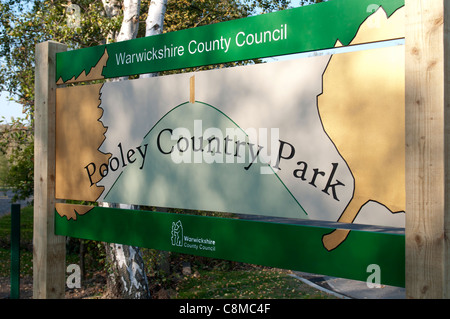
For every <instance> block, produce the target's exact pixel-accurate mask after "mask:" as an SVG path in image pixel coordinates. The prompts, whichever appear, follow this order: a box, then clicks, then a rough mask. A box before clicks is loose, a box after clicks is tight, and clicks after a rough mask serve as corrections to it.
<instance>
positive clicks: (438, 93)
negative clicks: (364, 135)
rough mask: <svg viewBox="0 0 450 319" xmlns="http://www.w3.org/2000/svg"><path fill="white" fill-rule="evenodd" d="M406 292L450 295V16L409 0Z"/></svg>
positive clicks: (441, 6)
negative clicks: (449, 139)
mask: <svg viewBox="0 0 450 319" xmlns="http://www.w3.org/2000/svg"><path fill="white" fill-rule="evenodd" d="M405 5H406V26H405V31H406V60H405V62H406V75H405V76H406V100H405V103H406V269H405V271H406V295H407V296H406V297H407V298H449V297H450V279H449V275H450V259H449V256H450V251H449V249H450V246H449V226H450V206H449V204H450V197H449V196H450V193H449V189H448V187H449V186H450V184H449V182H450V180H449V177H450V172H449V169H450V166H449V164H450V158H449V155H450V154H449V146H450V144H449V141H448V138H449V128H450V126H449V124H450V117H449V116H450V114H449V93H450V88H449V83H450V82H449V75H450V73H449V62H448V61H449V59H450V54H449V48H450V47H449V44H450V38H449V36H450V33H449V24H448V23H449V21H450V20H449V19H450V3H449V2H448V1H445V0H437V1H426V0H406V1H405Z"/></svg>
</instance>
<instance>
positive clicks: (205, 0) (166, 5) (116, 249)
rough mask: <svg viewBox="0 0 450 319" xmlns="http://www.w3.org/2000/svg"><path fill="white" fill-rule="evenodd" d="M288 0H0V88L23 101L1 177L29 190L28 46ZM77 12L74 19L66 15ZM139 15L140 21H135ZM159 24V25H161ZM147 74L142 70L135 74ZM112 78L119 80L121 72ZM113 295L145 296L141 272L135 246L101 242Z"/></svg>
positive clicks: (272, 6)
mask: <svg viewBox="0 0 450 319" xmlns="http://www.w3.org/2000/svg"><path fill="white" fill-rule="evenodd" d="M289 2H290V1H289V0H241V1H238V0H150V1H142V2H141V0H123V1H120V0H102V1H94V0H77V1H76V7H75V6H74V5H75V1H74V3H72V2H71V1H70V0H69V1H66V0H0V12H2V15H1V16H0V61H1V63H2V64H1V66H0V92H7V93H8V95H9V96H10V97H11V98H12V99H13V100H15V101H16V102H18V103H20V104H21V105H22V106H23V111H24V114H25V118H24V119H18V120H16V121H15V122H14V123H12V124H11V125H10V126H9V127H8V129H7V130H5V131H4V132H2V136H3V137H7V139H6V140H5V138H3V139H2V141H3V143H2V144H0V150H1V151H3V152H4V153H5V154H6V153H7V152H6V150H8V149H9V150H10V149H11V146H13V151H12V152H11V151H10V152H9V153H8V154H10V157H9V161H10V168H11V169H10V171H9V172H8V174H7V175H8V176H10V177H13V178H15V179H16V181H14V182H13V179H10V180H8V179H6V181H7V182H8V183H13V184H14V185H16V186H17V185H20V187H18V188H16V191H17V193H16V194H17V196H18V198H26V197H28V196H29V195H31V194H32V193H33V163H32V156H33V148H34V145H33V135H32V132H33V125H34V53H35V52H34V51H35V45H36V44H37V43H40V42H44V41H47V40H54V41H58V42H62V43H65V44H67V45H68V47H69V49H78V48H83V47H90V46H94V45H98V44H103V43H107V42H115V41H123V40H128V39H132V38H135V37H140V36H152V35H154V34H158V33H161V32H170V31H176V30H180V29H185V28H193V27H197V26H201V25H207V24H211V23H217V22H221V21H227V20H232V19H236V18H242V17H246V16H248V15H251V14H255V13H257V12H262V13H265V12H270V11H274V10H280V9H285V8H287V7H288V5H289ZM78 11H79V12H80V17H79V21H78V20H74V19H73V18H74V17H73V16H72V15H73V14H74V13H77V12H78ZM141 21H145V23H140V22H141ZM163 26H164V28H163ZM154 75H155V74H147V75H142V77H147V76H154ZM120 80H125V79H124V78H122V79H120ZM106 249H107V252H108V253H109V254H108V255H109V256H110V261H111V262H110V264H111V268H112V273H113V274H114V276H111V279H112V284H111V287H112V289H111V292H112V294H113V295H115V296H120V297H130V298H147V297H149V295H148V285H147V287H146V283H145V281H146V275H145V272H144V268H143V262H142V258H141V257H140V253H139V250H138V249H137V248H135V247H129V246H123V245H115V244H113V245H106Z"/></svg>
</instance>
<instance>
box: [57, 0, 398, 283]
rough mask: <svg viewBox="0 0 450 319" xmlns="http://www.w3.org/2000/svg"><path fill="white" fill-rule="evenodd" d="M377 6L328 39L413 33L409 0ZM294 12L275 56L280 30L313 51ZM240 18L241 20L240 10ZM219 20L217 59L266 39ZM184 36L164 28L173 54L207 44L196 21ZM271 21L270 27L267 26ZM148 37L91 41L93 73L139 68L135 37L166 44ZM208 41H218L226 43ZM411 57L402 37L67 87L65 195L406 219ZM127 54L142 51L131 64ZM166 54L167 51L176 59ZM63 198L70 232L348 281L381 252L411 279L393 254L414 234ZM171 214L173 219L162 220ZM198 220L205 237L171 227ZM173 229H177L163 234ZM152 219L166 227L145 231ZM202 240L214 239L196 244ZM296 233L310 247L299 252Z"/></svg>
mask: <svg viewBox="0 0 450 319" xmlns="http://www.w3.org/2000/svg"><path fill="white" fill-rule="evenodd" d="M370 2H372V1H370ZM368 3H369V2H366V1H340V0H334V1H330V2H327V3H326V4H323V5H320V6H319V5H318V6H311V8H321V10H319V11H317V13H318V14H319V12H320V14H321V15H325V16H327V17H331V16H332V15H336V16H337V15H338V14H337V12H336V11H327V10H331V9H332V8H333V10H336V7H334V5H332V4H335V5H336V6H337V5H344V4H345V5H349V4H352V5H354V6H355V7H354V8H359V10H357V11H355V12H354V13H355V14H354V15H355V16H358V17H359V18H361V14H362V13H361V12H363V13H364V12H366V9H367V8H366V7H361V5H362V4H364V5H368ZM380 3H383V7H379V6H376V8H378V9H377V10H376V11H375V12H373V13H371V14H370V16H368V17H367V19H365V20H363V21H360V22H359V24H358V25H357V27H356V26H355V28H354V29H353V30H354V33H352V32H353V31H350V29H352V28H350V27H349V26H348V25H346V26H345V27H343V28H342V30H345V33H346V34H347V33H348V34H347V36H348V37H350V38H348V39H347V38H345V37H343V36H342V34H343V33H339V34H340V35H339V36H338V37H336V33H335V31H336V30H334V29H329V28H330V26H329V25H328V26H326V31H325V30H322V29H321V28H318V30H322V31H323V33H321V32H322V31H320V32H319V33H318V34H316V36H318V37H319V38H320V37H324V39H325V38H326V39H327V43H328V45H329V46H334V45H335V44H336V41H337V39H339V40H341V41H344V42H343V44H345V45H347V44H349V45H354V44H357V43H368V42H374V41H379V40H382V39H391V38H393V37H395V35H402V34H403V32H404V29H403V26H404V8H403V7H402V6H401V4H400V1H380ZM399 6H400V7H399ZM302 9H305V10H306V8H302ZM363 9H364V10H363ZM308 10H313V9H308ZM314 10H315V9H314ZM349 10H350V9H349ZM386 10H387V11H386ZM286 12H290V13H285V14H281V13H280V15H272V16H271V17H272V18H271V19H269V20H267V21H266V22H267V23H266V24H265V27H266V28H268V29H270V30H272V31H270V32H269V33H270V34H271V39H272V40H273V37H274V35H275V34H276V35H277V36H278V35H279V38H278V40H277V41H276V42H277V45H276V47H277V49H276V50H275V49H274V50H275V51H277V52H278V53H277V54H279V53H280V52H281V51H279V48H281V47H283V46H282V45H281V43H283V41H286V42H284V43H288V42H289V41H288V39H290V37H291V36H292V37H293V38H295V39H296V40H295V41H296V42H295V41H294V42H295V43H296V44H295V45H294V44H292V46H293V47H299V46H300V47H301V46H302V45H303V49H304V48H305V45H306V43H307V41H306V40H305V38H302V36H301V35H300V34H297V35H295V33H292V30H291V24H292V23H294V21H293V20H295V19H293V18H292V19H293V20H292V22H288V21H285V20H283V19H284V18H285V17H288V16H289V15H290V14H293V12H297V13H299V12H300V13H301V12H303V11H300V10H298V11H297V10H294V11H286ZM331 12H334V13H333V14H332V13H331ZM357 12H358V14H357ZM340 14H341V15H342V16H344V15H345V13H343V12H340ZM277 17H283V19H280V20H277V19H278V18H277ZM296 18H297V19H299V16H298V15H297V16H296ZM305 18H306V16H305ZM255 19H256V18H255ZM261 19H262V18H261ZM352 19H353V18H352ZM300 20H301V19H300ZM242 21H244V20H242ZM245 21H247V22H249V21H250V20H245ZM268 21H270V23H268ZM351 21H353V22H355V21H356V20H351ZM340 22H342V21H340ZM353 22H352V23H353ZM233 23H236V26H238V25H239V23H241V22H239V21H236V22H233ZM272 23H275V24H272ZM355 23H356V22H355ZM227 25H235V24H232V23H231V22H230V24H227ZM343 25H345V23H344V24H343ZM272 26H273V28H272ZM222 27H223V26H219V25H217V26H215V27H214V28H218V29H217V30H218V31H217V32H213V33H211V34H209V35H208V36H213V37H218V39H221V37H222V40H221V41H218V42H216V45H217V46H216V48H217V49H218V50H216V51H218V52H216V54H213V55H211V56H217V57H220V56H222V57H224V55H221V53H220V50H219V48H220V47H221V46H219V45H223V52H222V53H225V50H226V51H227V52H234V53H233V54H234V55H233V58H230V60H235V59H236V57H237V56H239V54H240V53H238V52H241V51H239V50H241V49H242V50H244V47H248V48H247V49H248V50H252V48H253V45H254V47H256V44H255V43H254V44H252V45H244V44H243V45H242V46H240V45H235V48H234V49H232V40H230V42H227V41H228V40H226V39H228V38H231V39H233V36H231V33H233V34H234V39H235V44H236V41H238V42H237V43H238V44H242V42H239V41H243V39H245V41H247V39H248V41H251V39H252V37H248V36H247V35H248V34H253V39H255V40H256V34H257V33H258V32H259V31H258V32H256V31H254V30H256V29H252V30H253V31H248V30H250V29H246V28H250V27H249V26H246V28H244V26H241V27H236V28H234V27H233V28H230V29H227V30H228V31H227V32H231V33H229V34H227V33H225V31H226V30H225V29H226V28H225V29H223V30H222V31H223V32H222V31H220V30H221V29H220V28H222ZM259 27H260V28H262V26H261V25H260V26H259ZM255 28H257V27H255ZM271 28H272V29H271ZM205 30H206V29H205ZM208 30H210V29H208ZM243 30H246V31H243ZM261 30H262V29H261ZM274 30H278V31H277V32H274ZM339 30H341V29H339ZM219 31H220V32H219ZM192 32H194V31H192ZM241 32H242V33H241ZM254 32H256V33H254ZM303 32H304V33H308V32H306V31H303ZM339 32H340V31H339ZM342 32H344V31H342ZM243 33H245V34H246V35H245V37H243ZM269 33H267V35H269ZM351 33H352V34H351ZM175 34H176V33H174V35H173V36H175ZM184 34H185V35H189V36H186V37H181V38H180V39H179V41H187V42H184V44H182V45H181V46H183V47H184V49H180V47H181V46H180V45H177V46H176V47H177V48H176V49H175V42H173V41H172V40H170V39H171V38H170V36H169V35H167V37H164V36H161V37H159V39H160V40H161V41H162V40H163V39H165V40H164V41H166V40H167V41H169V40H170V41H169V42H167V43H165V44H164V43H163V44H162V45H163V46H164V45H166V46H167V45H169V44H170V43H172V42H173V43H174V48H173V49H174V50H175V51H170V52H172V53H174V52H175V53H176V52H178V53H177V54H178V58H180V59H181V58H183V56H184V54H186V55H188V54H189V50H190V49H189V45H192V43H194V42H192V41H194V39H195V41H196V43H197V44H198V43H206V42H207V40H205V39H206V38H202V37H200V35H199V34H197V35H196V36H195V37H193V35H194V33H192V34H190V33H184ZM260 34H261V36H264V32H262V31H261V33H260ZM325 34H328V36H325ZM241 35H242V36H241ZM204 36H205V37H206V35H204ZM282 37H283V38H282ZM297 38H300V40H299V39H297ZM313 38H314V39H315V37H313ZM168 39H169V40H168ZM174 39H175V38H174ZM211 39H212V38H211ZM322 40H323V39H317V41H318V42H315V43H316V44H313V46H312V47H311V48H318V47H320V48H324V44H323V42H321V41H322ZM142 41H144V40H142ZM171 41H172V42H171ZM177 41H178V40H177ZM205 41H206V42H205ZM208 41H209V40H208ZM305 41H306V42H305ZM294 42H293V43H294ZM138 43H141V42H131V41H130V42H127V43H122V44H117V46H111V47H109V46H108V47H106V50H107V51H106V52H105V51H104V50H105V47H103V48H100V49H95V50H103V52H102V54H103V53H105V54H103V55H100V56H102V59H101V61H100V62H99V64H98V66H99V67H98V68H94V69H93V70H91V72H90V73H89V74H91V73H92V74H96V75H104V76H105V77H109V76H112V74H114V76H118V75H124V74H129V72H130V70H134V69H133V68H135V66H134V65H135V64H134V63H135V62H136V60H135V59H136V56H137V55H134V58H133V57H130V58H129V57H128V55H129V54H132V53H130V52H137V51H133V50H138V51H139V50H140V51H139V52H144V53H145V55H146V56H147V55H148V57H150V56H152V57H153V54H156V56H158V53H154V52H157V51H153V49H151V48H150V47H148V46H147V44H145V42H142V43H143V46H141V47H139V45H138ZM168 43H169V44H168ZM177 43H178V42H177ZM179 43H182V42H179ZM189 43H191V44H189ZM210 43H211V45H214V44H213V43H214V41H213V42H210ZM227 43H228V44H227ZM317 43H322V44H320V45H319V44H317ZM272 44H273V43H272ZM152 45H153V44H152ZM154 45H155V46H156V45H157V44H154ZM158 45H161V43H159V44H158ZM261 45H262V44H261ZM337 45H340V44H339V43H338V44H337ZM267 46H268V48H269V47H270V43H267ZM212 47H214V46H212ZM287 47H289V46H287ZM109 48H116V49H114V50H116V51H113V50H112V49H109ZM198 48H199V47H198V46H197V51H196V52H195V54H199V56H200V54H204V55H203V57H204V59H203V58H202V59H201V60H202V61H208V63H215V62H212V61H213V60H211V61H210V60H208V59H207V56H208V55H207V53H206V52H198ZM205 49H206V46H205ZM303 49H299V50H300V51H301V50H303ZM93 50H94V49H93ZM155 50H156V47H155ZM158 50H159V49H158ZM183 50H184V51H183ZM221 50H222V49H221ZM233 50H235V51H233ZM287 50H291V49H287ZM275 51H273V52H275ZM80 52H81V51H80ZM83 52H84V51H83ZM91 52H94V51H91ZM124 52H125V53H124ZM150 52H151V53H150ZM167 52H168V54H169V51H167ZM181 52H184V53H183V54H181ZM249 52H250V51H249ZM268 52H269V51H268ZM286 52H287V51H286ZM172 53H170V54H172ZM254 53H255V54H256V53H257V50H255V51H254ZM135 54H138V53H135ZM163 54H164V53H163ZM195 54H192V55H193V56H194V55H195ZM271 54H272V53H271ZM252 55H253V53H252ZM404 55H405V53H404V47H403V46H400V45H391V46H387V47H384V46H383V47H378V48H374V49H371V50H361V51H355V52H346V53H339V54H334V55H317V56H312V57H307V58H302V59H295V60H288V61H280V62H273V63H263V64H257V65H251V66H245V67H236V68H228V69H219V70H210V71H203V72H196V73H195V82H192V81H191V79H192V76H193V74H177V75H169V76H164V77H157V78H147V79H138V80H130V81H116V82H105V83H103V84H93V85H79V86H71V87H64V88H58V89H57V90H56V91H57V92H56V180H55V185H56V188H55V194H56V195H55V196H56V198H58V199H72V200H84V201H91V202H99V203H102V202H107V203H116V204H118V203H120V204H129V205H141V206H154V207H168V208H173V209H177V210H200V211H206V212H222V213H232V214H248V215H258V216H264V218H267V219H270V218H272V217H275V218H288V219H296V220H298V219H311V220H316V221H317V220H319V221H332V222H337V221H338V222H342V223H354V224H368V225H380V226H388V227H400V228H401V227H404V224H405V222H404V221H405V218H404V215H405V213H404V211H405V136H404V134H405V129H404V128H405V124H404V119H405V108H404V98H405V95H404V90H405V82H404V81H405V79H404V67H405V63H404ZM68 56H69V55H68ZM132 56H133V55H132ZM80 57H83V54H80ZM191 58H192V61H195V58H194V57H191ZM80 59H81V58H80ZM127 59H131V60H130V63H127ZM152 59H153V58H152ZM183 59H184V58H183ZM155 60H158V59H155ZM176 60H177V59H175V58H174V59H173V60H172V61H173V63H174V64H173V65H176V63H178V62H176ZM167 61H169V60H167ZM167 61H166V62H167ZM180 61H181V60H180ZM186 61H187V62H189V61H191V59H187V60H186ZM214 61H216V60H214ZM60 62H61V59H60ZM144 62H145V63H144ZM150 62H151V61H149V60H147V61H139V63H142V65H143V68H144V69H145V67H146V66H145V67H144V65H152V63H150ZM160 62H161V63H166V62H164V59H161V61H160ZM111 63H112V64H111ZM158 63H159V62H158ZM183 63H184V62H183ZM189 63H190V62H189ZM193 63H194V62H193ZM195 63H197V62H195ZM111 65H112V66H111ZM168 65H169V64H168ZM171 65H172V64H171ZM180 65H181V64H180ZM122 66H123V67H124V69H121V68H122ZM183 66H184V67H186V65H185V64H183ZM116 67H117V68H116ZM160 67H161V64H160V65H159V66H158V68H160ZM138 69H139V70H138ZM70 70H71V68H69V67H67V68H65V69H64V72H66V71H67V72H69V73H70V72H72V71H73V70H72V71H70ZM108 70H109V71H108ZM111 70H115V71H111ZM120 70H127V71H120ZM135 70H136V71H139V72H141V71H142V70H143V69H141V68H137V67H136V68H135ZM145 70H146V71H145V72H149V71H148V69H145ZM78 71H80V69H78ZM108 72H113V73H108ZM122 72H125V73H122ZM133 72H134V71H133ZM72 73H74V72H72ZM74 74H78V73H77V72H75V73H74ZM89 74H87V75H86V76H88V75H89ZM83 76H84V75H83ZM83 76H81V77H79V78H78V79H77V80H80V78H83ZM68 78H70V77H68ZM84 78H85V77H84ZM194 83H195V85H193V84H194ZM194 93H195V94H194ZM193 95H195V98H192V96H193ZM56 210H57V214H58V215H59V216H60V217H58V218H57V224H56V226H57V228H56V231H57V233H58V234H60V235H67V236H75V237H81V238H90V239H96V240H104V241H113V242H120V243H128V244H133V245H144V246H145V247H153V248H158V249H163V250H174V251H180V252H188V253H189V252H191V253H194V250H193V247H197V248H198V249H197V250H196V251H195V253H198V254H201V255H205V256H211V257H216V258H225V259H231V260H239V261H245V262H252V263H261V264H264V265H272V266H276V267H286V268H291V269H298V270H304V271H310V272H315V273H322V274H330V275H335V276H343V277H348V278H359V279H362V278H363V277H364V276H366V273H365V271H366V269H367V266H369V265H370V264H377V265H378V266H380V267H381V268H382V269H381V271H382V273H385V274H388V275H386V281H384V280H385V279H383V282H384V283H390V284H395V285H402V281H403V278H404V273H403V272H402V271H401V269H404V264H403V263H402V262H399V261H398V260H397V259H395V258H393V257H392V256H396V257H399V256H400V257H401V256H402V252H404V241H403V240H404V237H403V236H391V235H387V234H371V233H368V232H355V235H353V232H350V230H349V229H336V230H333V229H330V228H323V227H318V228H313V229H312V228H308V227H302V226H299V225H289V226H288V225H280V224H269V223H255V222H251V221H246V222H244V221H237V220H235V219H233V220H228V219H224V218H221V219H211V218H209V217H204V216H181V215H178V214H177V215H164V214H162V215H161V214H160V213H152V212H142V213H140V212H138V211H126V210H124V211H120V210H108V209H104V208H98V207H96V208H93V206H73V205H64V204H62V205H59V204H58V205H57V208H56ZM178 216H179V217H178ZM174 218H176V219H177V220H174ZM178 221H179V222H180V224H179V223H178ZM160 223H162V224H164V225H162V224H161V225H162V226H161V227H159V225H160ZM194 224H195V225H196V226H195V228H198V229H196V230H195V232H196V233H195V234H194V233H192V235H189V234H187V233H184V235H183V236H180V235H174V233H175V234H179V230H180V229H181V228H182V229H184V230H186V231H187V230H189V232H191V231H192V232H194V231H193V228H194V226H192V227H191V226H187V225H194ZM157 225H158V227H157ZM269 225H270V226H269ZM171 227H172V228H171ZM168 228H170V229H171V230H172V236H173V237H170V238H168V237H167V233H166V231H167V229H168ZM203 228H204V229H203ZM147 229H148V230H149V231H150V229H151V232H155V236H156V237H153V236H150V235H149V234H144V233H145V232H146V230H147ZM251 229H252V230H251ZM246 231H248V234H247V233H246ZM158 232H162V233H158ZM197 232H198V233H197ZM204 232H205V233H204ZM211 232H214V234H213V233H211ZM222 232H223V233H222ZM156 233H158V234H156ZM219 234H220V236H219ZM185 236H187V237H186V238H194V239H195V238H200V239H201V240H200V242H195V241H194V242H191V240H190V239H185V241H184V242H183V244H181V245H178V244H176V243H178V242H179V239H180V238H183V239H184V238H185ZM215 236H217V237H215ZM230 236H236V237H235V238H234V237H233V238H229V237H230ZM253 236H254V237H253ZM250 237H251V238H250ZM171 240H173V241H171ZM244 242H248V248H249V250H246V249H244V247H240V248H239V249H237V248H236V247H237V246H239V245H241V246H242V243H244ZM174 243H175V244H174ZM212 243H214V244H212ZM215 243H217V245H216V244H215ZM219 243H220V245H219ZM225 243H226V244H225ZM264 243H265V244H264ZM291 243H292V245H291ZM184 244H186V245H189V247H187V246H185V245H184ZM200 244H202V245H203V246H202V247H204V249H200ZM221 245H224V246H221ZM266 246H270V250H271V251H273V253H270V254H269V255H270V256H271V257H272V258H271V260H263V259H262V255H261V254H259V253H257V252H258V251H265V249H266ZM298 246H301V248H299V249H298V253H299V255H295V254H296V252H297V247H298ZM262 247H264V248H262ZM219 248H220V249H219ZM241 248H242V249H241ZM262 249H264V250H262ZM278 252H279V253H280V254H278ZM301 252H302V253H301ZM247 255H248V256H247ZM293 255H295V257H292V256H293ZM275 257H276V258H275ZM291 257H292V262H291V259H290V258H291ZM392 261H395V266H393V265H392V264H391V262H392ZM345 262H347V263H353V262H354V263H355V264H357V265H358V266H356V268H351V269H353V270H351V271H349V272H346V270H338V269H339V266H337V263H340V264H341V265H344V264H345ZM330 265H333V267H331V266H330ZM328 266H330V267H328ZM398 267H399V268H398ZM364 278H365V277H364ZM389 278H390V279H389Z"/></svg>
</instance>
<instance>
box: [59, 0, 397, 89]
mask: <svg viewBox="0 0 450 319" xmlns="http://www.w3.org/2000/svg"><path fill="white" fill-rule="evenodd" d="M403 5H404V0H333V1H329V2H325V3H320V4H316V5H312V6H306V7H300V8H295V9H290V10H283V11H279V12H274V13H270V14H264V15H258V16H252V17H248V18H243V19H238V20H233V21H228V22H222V23H216V24H212V25H208V26H203V27H198V28H192V29H186V30H181V31H176V32H170V33H165V34H162V35H156V36H152V37H144V38H138V39H134V40H129V41H124V42H119V43H113V44H108V45H104V46H96V47H91V48H86V49H81V50H75V51H68V52H63V53H58V54H57V61H56V63H57V64H56V79H57V80H58V81H59V82H60V83H62V82H67V81H70V80H75V78H78V80H79V81H83V80H86V79H90V80H92V79H98V78H112V77H119V76H126V75H133V74H142V73H150V72H158V71H165V70H173V69H181V68H188V67H196V66H201V65H208V64H219V63H226V62H232V61H240V60H249V59H255V58H265V57H271V56H278V55H286V54H292V53H299V52H307V51H314V50H322V49H328V48H332V47H334V46H335V45H336V44H337V43H340V44H342V45H349V44H350V42H351V41H352V40H353V44H358V43H365V42H364V41H363V40H361V41H354V37H355V34H356V33H357V32H358V29H359V28H360V25H361V24H362V23H363V22H364V21H365V20H366V19H367V18H368V17H369V16H370V15H372V14H373V13H374V12H375V11H377V10H378V9H379V8H380V6H382V8H383V9H384V11H385V14H386V16H387V17H390V16H391V15H392V14H393V13H394V12H395V11H396V10H397V9H399V8H400V7H402V6H403ZM384 18H386V17H384ZM366 27H368V28H372V29H376V28H378V27H379V21H378V20H376V19H375V20H372V21H370V22H369V23H366ZM386 35H387V34H384V35H379V37H377V38H372V39H371V40H370V41H379V40H387V39H395V38H403V37H404V29H403V28H399V29H395V30H390V31H389V33H388V36H387V37H386Z"/></svg>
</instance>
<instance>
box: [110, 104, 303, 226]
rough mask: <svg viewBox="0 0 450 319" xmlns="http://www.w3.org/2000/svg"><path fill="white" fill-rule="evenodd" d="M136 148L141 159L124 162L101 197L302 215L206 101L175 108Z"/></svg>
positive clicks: (115, 200) (235, 129) (244, 140)
mask: <svg viewBox="0 0 450 319" xmlns="http://www.w3.org/2000/svg"><path fill="white" fill-rule="evenodd" d="M140 149H146V154H147V156H146V157H145V163H144V164H142V165H141V164H140V163H134V164H133V165H128V166H127V167H126V168H125V169H124V170H123V171H122V173H121V175H120V176H119V177H118V178H117V180H116V181H115V182H114V184H113V186H112V187H111V189H110V190H109V191H108V193H107V195H106V196H105V197H104V200H105V201H107V202H112V203H138V204H140V205H155V206H160V207H175V208H185V209H198V208H200V207H201V208H202V210H207V211H220V212H240V213H243V214H260V215H278V216H284V217H293V218H305V217H307V214H306V213H305V211H304V210H303V208H302V207H301V205H299V203H298V202H297V200H296V199H295V198H294V197H293V196H292V194H291V193H290V192H289V190H288V189H287V188H286V186H285V185H284V184H283V183H282V181H281V180H280V179H279V178H278V176H277V175H276V174H275V173H273V174H261V166H262V165H265V166H268V164H264V163H261V161H260V160H256V157H257V153H258V145H254V144H252V143H251V142H249V140H248V138H247V136H246V134H245V133H244V131H243V130H242V129H241V128H239V127H238V126H237V125H236V124H234V123H233V122H232V121H231V119H229V118H228V117H227V116H226V115H225V114H223V113H222V112H220V111H219V110H217V109H216V108H214V107H212V106H210V105H208V104H205V103H200V102H196V103H194V104H192V103H189V102H187V103H184V104H182V105H180V106H177V107H175V108H174V109H172V110H171V111H170V112H168V113H167V114H166V115H165V116H164V117H163V118H161V119H160V120H159V122H158V123H157V124H156V125H155V126H154V127H153V128H152V129H151V131H150V132H149V133H148V134H147V135H146V136H145V137H144V140H143V142H142V143H141V144H140ZM177 158H178V159H177ZM268 167H269V166H268ZM174 181H176V182H175V183H174ZM281 203H282V205H280V204H281Z"/></svg>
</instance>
